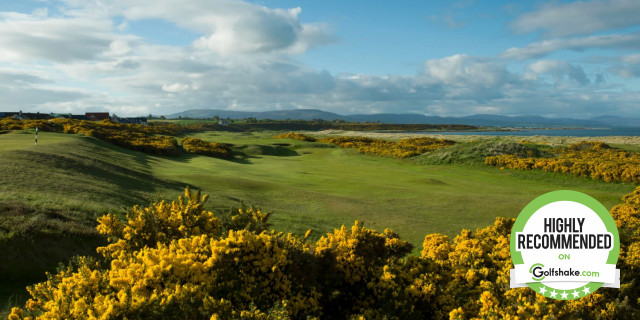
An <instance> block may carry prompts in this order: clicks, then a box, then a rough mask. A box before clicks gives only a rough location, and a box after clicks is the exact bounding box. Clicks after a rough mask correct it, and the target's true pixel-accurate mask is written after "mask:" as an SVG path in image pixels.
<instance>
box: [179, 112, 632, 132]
mask: <svg viewBox="0 0 640 320" xmlns="http://www.w3.org/2000/svg"><path fill="white" fill-rule="evenodd" d="M214 116H218V117H219V118H223V119H226V118H231V119H243V118H256V119H258V120H264V119H272V120H286V119H291V120H314V119H322V120H328V121H330V120H344V121H350V122H380V123H397V124H465V125H472V126H491V127H537V128H540V127H640V119H634V118H622V117H618V116H610V115H606V116H599V117H595V118H591V119H571V118H545V117H541V116H537V115H524V116H503V115H493V114H476V115H471V116H465V117H439V116H425V115H422V114H409V113H378V114H352V115H346V116H345V115H339V114H336V113H332V112H327V111H322V110H317V109H295V110H275V111H230V110H218V109H193V110H186V111H183V112H178V113H174V114H170V115H167V116H166V117H167V118H169V119H176V118H178V117H183V118H184V117H187V118H196V119H208V118H213V117H214Z"/></svg>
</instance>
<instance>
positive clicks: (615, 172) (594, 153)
mask: <svg viewBox="0 0 640 320" xmlns="http://www.w3.org/2000/svg"><path fill="white" fill-rule="evenodd" d="M558 152H559V154H558V155H557V156H556V157H553V158H543V157H527V158H521V157H518V156H516V155H512V154H505V155H499V156H491V157H487V158H486V159H485V164H487V165H490V166H496V167H500V168H509V169H521V170H533V169H539V170H544V171H548V172H559V173H570V174H573V175H575V176H580V177H587V178H591V179H596V180H603V181H605V182H611V181H618V182H633V183H640V154H638V153H635V152H629V151H625V150H619V149H613V148H610V147H609V146H608V145H607V144H605V143H603V142H598V141H590V142H586V141H585V142H580V143H576V144H572V145H570V146H568V147H566V148H564V149H561V150H558Z"/></svg>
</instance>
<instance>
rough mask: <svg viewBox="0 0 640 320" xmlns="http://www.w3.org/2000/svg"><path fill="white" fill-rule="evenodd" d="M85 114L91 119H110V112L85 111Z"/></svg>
mask: <svg viewBox="0 0 640 320" xmlns="http://www.w3.org/2000/svg"><path fill="white" fill-rule="evenodd" d="M84 116H85V117H86V119H87V120H90V121H100V120H109V112H85V114H84Z"/></svg>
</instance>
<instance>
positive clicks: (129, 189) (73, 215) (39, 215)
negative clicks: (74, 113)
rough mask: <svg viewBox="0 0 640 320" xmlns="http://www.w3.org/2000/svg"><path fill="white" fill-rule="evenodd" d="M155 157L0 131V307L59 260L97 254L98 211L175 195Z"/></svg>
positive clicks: (176, 187)
mask: <svg viewBox="0 0 640 320" xmlns="http://www.w3.org/2000/svg"><path fill="white" fill-rule="evenodd" d="M152 161H153V159H150V158H148V157H147V156H146V155H144V154H141V153H138V152H133V151H127V150H124V149H121V148H117V147H113V146H111V145H109V144H106V143H103V142H100V141H98V140H96V139H93V138H87V137H82V136H76V135H64V134H56V133H45V132H42V133H40V135H39V143H38V146H34V144H33V134H32V133H31V132H29V131H14V132H11V133H7V134H2V135H0V256H2V263H0V310H1V309H2V308H3V306H4V305H15V302H16V301H18V302H19V301H22V300H23V299H24V297H25V294H26V292H25V291H24V286H25V285H27V284H31V283H34V282H39V281H42V280H44V274H45V271H50V272H51V271H54V270H55V268H56V266H57V265H58V264H59V263H60V262H65V261H67V260H68V259H69V258H70V257H72V256H74V255H77V254H83V255H87V254H95V248H96V246H98V244H100V243H102V242H103V239H102V237H100V236H99V235H98V234H97V232H96V231H95V226H96V224H97V222H96V218H97V217H98V216H100V215H102V214H105V213H107V212H114V213H119V214H123V213H124V212H125V209H126V208H127V207H130V206H132V205H134V204H146V203H148V202H149V201H150V199H152V198H154V197H160V196H161V195H167V196H168V195H171V196H174V195H175V194H176V193H179V192H180V191H181V189H182V188H183V187H184V185H182V184H177V183H175V182H171V181H167V180H162V179H158V178H156V177H154V176H153V175H152V174H151V173H150V170H149V167H150V166H151V165H152ZM16 289H20V290H17V291H16ZM11 301H13V302H11Z"/></svg>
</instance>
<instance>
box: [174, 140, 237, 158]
mask: <svg viewBox="0 0 640 320" xmlns="http://www.w3.org/2000/svg"><path fill="white" fill-rule="evenodd" d="M182 149H184V151H186V152H187V153H197V154H203V155H207V156H211V157H216V158H231V157H232V153H231V148H229V145H227V144H224V143H217V142H208V141H204V140H200V139H197V138H183V139H182Z"/></svg>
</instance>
